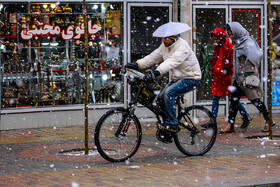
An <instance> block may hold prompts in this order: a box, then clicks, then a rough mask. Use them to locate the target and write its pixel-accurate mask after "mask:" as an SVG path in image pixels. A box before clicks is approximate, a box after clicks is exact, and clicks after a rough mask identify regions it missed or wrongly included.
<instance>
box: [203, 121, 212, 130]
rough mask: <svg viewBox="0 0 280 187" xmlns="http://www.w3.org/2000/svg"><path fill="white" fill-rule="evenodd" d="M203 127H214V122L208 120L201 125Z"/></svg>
mask: <svg viewBox="0 0 280 187" xmlns="http://www.w3.org/2000/svg"><path fill="white" fill-rule="evenodd" d="M200 126H201V127H202V128H205V129H208V128H211V127H213V123H212V122H211V121H208V122H207V123H205V124H203V125H200Z"/></svg>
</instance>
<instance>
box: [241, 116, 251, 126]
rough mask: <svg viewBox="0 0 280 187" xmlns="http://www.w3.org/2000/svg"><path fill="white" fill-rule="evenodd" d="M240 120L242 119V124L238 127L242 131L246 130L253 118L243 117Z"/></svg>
mask: <svg viewBox="0 0 280 187" xmlns="http://www.w3.org/2000/svg"><path fill="white" fill-rule="evenodd" d="M242 119H243V123H242V125H241V126H240V128H242V129H246V128H247V127H248V126H249V124H250V123H251V121H252V120H253V118H252V117H250V116H248V117H247V116H246V117H243V118H242Z"/></svg>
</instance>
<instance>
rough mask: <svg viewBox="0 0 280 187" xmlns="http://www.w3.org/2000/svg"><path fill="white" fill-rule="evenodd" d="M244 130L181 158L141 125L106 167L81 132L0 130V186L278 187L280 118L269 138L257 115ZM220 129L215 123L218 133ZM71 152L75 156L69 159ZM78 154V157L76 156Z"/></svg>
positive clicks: (276, 118)
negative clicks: (129, 150)
mask: <svg viewBox="0 0 280 187" xmlns="http://www.w3.org/2000/svg"><path fill="white" fill-rule="evenodd" d="M253 117H254V118H253V121H252V123H251V124H250V126H249V127H248V128H247V130H245V131H244V130H241V129H240V128H239V126H240V124H241V122H242V121H241V119H240V117H239V118H238V120H237V121H236V125H237V128H236V132H235V133H232V134H219V135H218V136H217V140H216V143H215V145H214V146H213V148H212V149H211V150H210V151H209V152H208V153H206V154H205V155H204V156H200V157H186V156H184V155H183V154H182V153H181V152H179V151H178V150H177V148H176V146H175V144H174V143H171V144H163V143H161V142H159V141H158V140H157V139H156V136H155V132H156V131H155V128H156V125H155V124H154V123H151V124H149V123H146V124H143V140H142V144H141V146H140V149H139V150H138V152H137V153H136V155H135V156H133V157H132V159H130V160H129V161H127V162H122V163H109V162H108V161H106V160H104V159H103V158H102V157H100V155H99V154H98V153H97V151H96V150H95V149H94V142H93V139H92V137H93V131H94V127H90V129H89V131H90V133H89V137H90V141H89V146H90V154H89V155H84V154H83V151H80V152H79V150H83V149H84V128H83V127H67V128H55V127H54V128H41V129H22V130H9V131H0V153H1V156H0V186H52V187H54V186H56V187H59V186H73V187H77V186H280V128H279V124H280V115H274V116H273V119H274V121H276V122H277V125H276V126H275V127H273V139H272V140H269V139H268V138H267V135H268V133H262V132H261V130H262V129H263V126H264V122H263V118H262V116H261V115H253ZM224 126H225V120H224V119H223V118H221V119H218V127H219V129H220V128H222V127H224ZM71 151H74V153H75V154H71V153H73V152H71ZM79 153H81V154H79Z"/></svg>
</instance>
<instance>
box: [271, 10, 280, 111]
mask: <svg viewBox="0 0 280 187" xmlns="http://www.w3.org/2000/svg"><path fill="white" fill-rule="evenodd" d="M272 17H273V22H272V42H273V44H272V45H273V47H274V50H273V52H272V58H273V60H272V61H273V63H272V68H273V72H272V80H273V82H272V105H274V106H277V105H278V106H280V5H277V6H276V5H275V6H272Z"/></svg>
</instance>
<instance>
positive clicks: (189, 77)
mask: <svg viewBox="0 0 280 187" xmlns="http://www.w3.org/2000/svg"><path fill="white" fill-rule="evenodd" d="M190 29H191V28H190V27H189V26H188V25H187V24H184V23H179V22H169V23H166V24H164V25H162V26H160V27H159V28H158V29H157V30H156V31H155V32H154V33H153V37H161V38H162V44H161V45H160V46H159V48H157V49H156V50H154V51H153V52H152V53H151V54H149V55H147V56H146V57H144V58H142V59H139V60H137V61H136V63H128V64H127V65H126V66H125V68H131V69H147V68H149V67H151V66H153V65H156V64H158V66H157V67H156V69H155V70H154V71H153V73H151V74H146V75H145V77H144V79H146V81H148V82H152V81H153V80H154V79H155V78H156V77H158V76H162V75H164V74H166V73H170V76H171V81H170V82H169V83H168V84H167V85H166V86H165V88H164V89H163V90H162V92H161V93H160V95H159V98H160V99H161V100H162V101H163V106H162V107H163V109H164V111H165V114H166V116H167V117H166V119H165V121H164V123H162V124H159V126H160V127H161V128H163V129H165V130H168V131H171V132H177V130H178V128H177V127H178V120H177V118H176V101H175V98H176V97H177V96H180V95H184V94H186V93H188V92H190V91H192V90H194V89H196V88H197V87H198V86H199V83H200V79H201V70H200V65H199V62H198V60H197V58H196V56H195V54H194V52H193V51H192V49H191V47H190V46H189V44H188V42H187V41H186V40H184V39H182V38H181V37H179V36H178V35H179V34H181V33H183V32H185V31H188V30H190Z"/></svg>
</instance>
